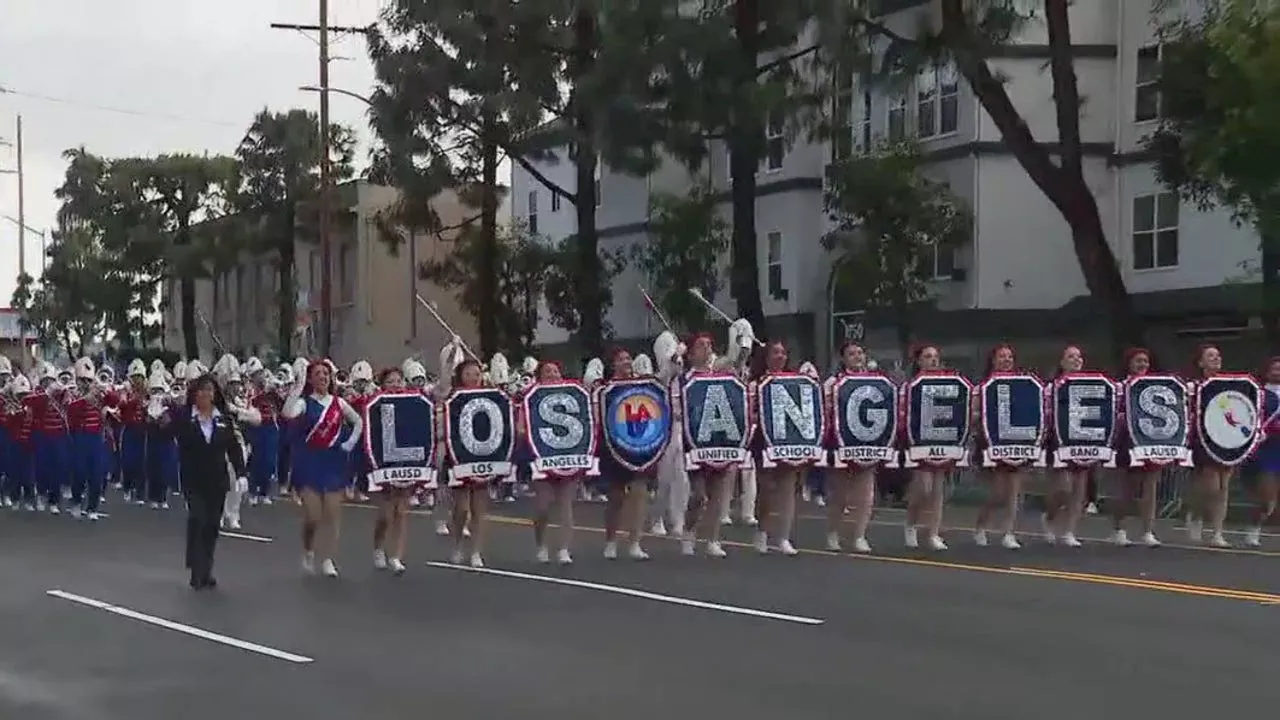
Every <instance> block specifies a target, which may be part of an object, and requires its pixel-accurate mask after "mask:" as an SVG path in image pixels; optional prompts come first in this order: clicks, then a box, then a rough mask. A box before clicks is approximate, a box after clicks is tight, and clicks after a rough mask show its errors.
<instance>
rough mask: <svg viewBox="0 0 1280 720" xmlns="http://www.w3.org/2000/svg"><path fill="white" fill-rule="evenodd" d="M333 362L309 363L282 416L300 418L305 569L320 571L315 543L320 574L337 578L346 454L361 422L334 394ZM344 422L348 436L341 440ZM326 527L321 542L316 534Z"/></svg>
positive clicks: (296, 474) (298, 472)
mask: <svg viewBox="0 0 1280 720" xmlns="http://www.w3.org/2000/svg"><path fill="white" fill-rule="evenodd" d="M332 372H333V371H332V367H331V365H330V364H329V363H327V362H325V361H323V360H321V361H314V362H312V363H311V364H309V365H308V366H307V370H306V373H305V374H304V375H302V376H301V381H302V382H301V383H300V384H298V383H295V386H294V391H293V393H291V394H290V397H289V399H288V401H287V402H286V403H285V407H284V413H283V416H284V417H285V418H286V419H288V420H293V421H296V430H297V432H298V434H299V436H300V441H299V442H297V443H296V444H295V445H294V446H293V476H292V481H293V486H294V488H295V489H296V490H297V491H298V493H299V495H300V497H301V499H302V512H303V522H302V548H303V558H302V568H303V571H305V572H307V573H309V574H310V573H314V572H315V569H316V553H317V545H318V547H319V551H320V552H321V553H323V555H322V557H323V560H322V562H321V572H323V573H324V575H325V576H327V577H337V576H338V566H337V565H336V564H335V563H334V560H333V557H334V555H335V554H336V553H337V551H338V537H339V526H340V522H341V517H342V503H343V500H344V499H345V495H346V488H347V483H348V482H349V481H350V479H351V476H350V473H349V472H348V463H347V457H348V456H349V455H350V454H351V450H352V448H354V447H355V446H356V443H357V442H359V441H360V432H361V430H362V428H363V421H362V420H361V419H360V415H359V414H358V413H356V411H355V410H354V409H353V408H352V407H351V405H350V404H348V403H347V401H346V400H343V399H342V398H339V397H336V396H335V395H333V394H332V393H333V390H334V387H333V375H332ZM344 426H346V427H347V428H349V429H350V434H349V435H347V436H346V439H345V440H344V439H343V436H344V432H343V431H344V429H345V428H344ZM322 531H323V535H324V536H323V538H322V542H320V543H317V542H316V535H317V533H320V532H322Z"/></svg>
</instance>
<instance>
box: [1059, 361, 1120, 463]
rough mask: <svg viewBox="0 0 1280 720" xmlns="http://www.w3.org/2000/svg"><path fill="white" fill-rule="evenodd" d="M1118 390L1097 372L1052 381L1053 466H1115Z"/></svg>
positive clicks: (1065, 376) (1072, 374)
mask: <svg viewBox="0 0 1280 720" xmlns="http://www.w3.org/2000/svg"><path fill="white" fill-rule="evenodd" d="M1118 403H1119V393H1118V392H1117V389H1116V384H1115V383H1113V382H1111V380H1110V378H1108V377H1107V376H1105V375H1100V374H1098V373H1070V374H1067V375H1063V376H1062V377H1059V378H1058V379H1057V380H1055V381H1054V383H1053V432H1054V440H1055V441H1056V444H1057V449H1056V450H1054V452H1053V466H1054V467H1058V468H1067V467H1076V468H1079V467H1092V466H1094V465H1101V466H1103V467H1115V466H1116V452H1115V449H1114V448H1115V436H1116V406H1117V405H1118Z"/></svg>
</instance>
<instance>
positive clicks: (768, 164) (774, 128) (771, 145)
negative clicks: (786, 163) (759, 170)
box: [764, 108, 787, 171]
mask: <svg viewBox="0 0 1280 720" xmlns="http://www.w3.org/2000/svg"><path fill="white" fill-rule="evenodd" d="M785 129H786V117H785V116H784V114H783V111H782V110H781V109H780V108H774V109H773V110H770V111H769V118H768V121H767V122H766V123H765V129H764V167H765V170H766V171H772V170H781V169H782V159H783V157H784V156H785V155H786V152H787V147H786V140H784V139H783V131H784V130H785Z"/></svg>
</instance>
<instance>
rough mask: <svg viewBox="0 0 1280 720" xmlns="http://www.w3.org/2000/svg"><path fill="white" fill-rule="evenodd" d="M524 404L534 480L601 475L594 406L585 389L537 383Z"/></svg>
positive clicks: (530, 390)
mask: <svg viewBox="0 0 1280 720" xmlns="http://www.w3.org/2000/svg"><path fill="white" fill-rule="evenodd" d="M523 404H524V418H525V420H524V430H525V439H526V440H527V441H528V443H529V447H530V448H531V449H532V451H533V464H532V469H533V478H534V479H535V480H542V479H545V478H548V477H552V478H561V479H567V478H577V477H582V476H583V475H599V474H600V459H599V456H598V455H597V454H596V412H595V405H594V403H592V402H591V393H590V392H589V391H588V390H587V389H586V388H585V387H583V386H581V385H579V384H578V383H575V382H569V381H564V382H554V383H538V384H536V385H534V386H532V387H530V388H529V389H528V390H527V391H526V392H525V394H524V401H523Z"/></svg>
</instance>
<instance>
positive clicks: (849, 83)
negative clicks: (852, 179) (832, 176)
mask: <svg viewBox="0 0 1280 720" xmlns="http://www.w3.org/2000/svg"><path fill="white" fill-rule="evenodd" d="M851 154H853V73H851V72H846V71H845V70H844V69H842V68H836V75H835V78H834V80H833V82H832V93H831V162H840V161H841V160H844V159H845V158H847V157H849V156H850V155H851Z"/></svg>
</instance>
